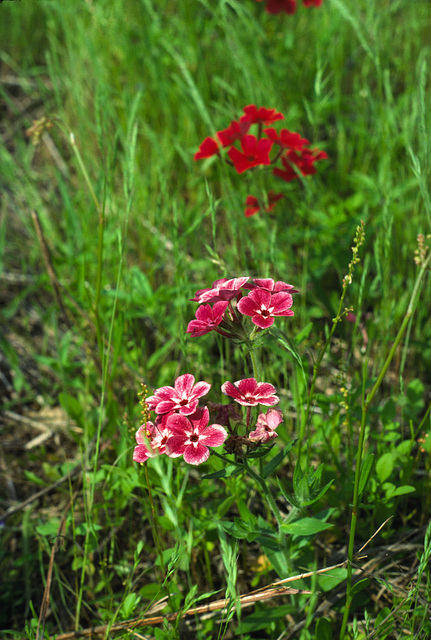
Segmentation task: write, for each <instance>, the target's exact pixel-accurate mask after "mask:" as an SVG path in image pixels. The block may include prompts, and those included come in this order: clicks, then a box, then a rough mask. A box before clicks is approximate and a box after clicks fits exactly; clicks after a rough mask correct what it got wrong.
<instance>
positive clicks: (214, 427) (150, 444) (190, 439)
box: [133, 373, 283, 465]
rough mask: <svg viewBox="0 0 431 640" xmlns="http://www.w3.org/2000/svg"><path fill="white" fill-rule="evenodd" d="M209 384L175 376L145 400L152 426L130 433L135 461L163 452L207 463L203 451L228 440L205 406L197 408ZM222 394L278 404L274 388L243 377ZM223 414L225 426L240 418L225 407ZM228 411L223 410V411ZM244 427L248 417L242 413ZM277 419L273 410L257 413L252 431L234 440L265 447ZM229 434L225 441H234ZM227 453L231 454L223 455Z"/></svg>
mask: <svg viewBox="0 0 431 640" xmlns="http://www.w3.org/2000/svg"><path fill="white" fill-rule="evenodd" d="M210 388H211V385H210V384H208V383H207V382H197V383H196V384H195V378H194V376H192V375H191V374H190V373H185V374H184V375H182V376H179V377H178V378H177V379H176V381H175V384H174V387H168V386H166V387H160V388H159V389H156V391H155V393H154V395H153V396H151V397H150V398H147V400H146V404H147V406H148V408H149V409H150V410H153V411H154V412H155V413H156V418H155V421H154V422H151V421H148V422H146V423H145V424H143V425H141V427H139V429H138V431H137V432H136V442H137V445H136V447H135V450H134V453H133V460H135V462H146V461H147V460H148V459H149V458H153V457H155V456H156V455H159V454H163V453H165V454H167V455H168V456H169V457H171V458H178V457H180V456H183V457H184V460H185V461H186V462H188V463H189V464H193V465H199V464H202V462H205V461H206V460H208V457H209V447H219V446H220V445H222V444H223V443H224V442H225V440H226V439H227V437H228V432H227V431H226V429H225V427H224V426H222V425H220V424H211V425H209V410H208V407H198V406H197V405H198V402H199V399H200V398H201V397H203V396H204V395H206V394H207V393H208V391H209V390H210ZM221 389H222V392H223V393H224V394H226V395H228V396H230V397H231V398H233V399H234V400H235V401H236V402H237V403H238V404H240V405H242V406H246V407H253V406H257V405H259V404H263V405H266V406H273V405H274V404H277V403H278V401H279V398H278V396H276V395H275V388H274V387H273V386H272V384H269V383H267V382H257V381H256V380H255V379H254V378H246V379H244V380H238V381H237V382H233V383H232V382H225V383H224V384H223V385H222V388H221ZM220 406H221V407H222V409H223V411H221V412H220V415H224V419H223V421H224V422H225V424H226V426H229V428H230V418H233V419H235V420H236V421H237V420H238V419H241V416H239V415H238V414H237V412H236V411H235V410H229V409H228V407H229V406H230V405H220ZM226 409H228V410H226ZM247 416H248V417H247V425H246V426H247V428H248V419H249V413H248V414H247ZM282 420H283V415H282V413H281V412H280V411H277V410H276V409H271V410H270V411H268V413H267V414H264V413H262V412H261V413H260V414H259V417H258V419H257V423H256V428H255V430H254V431H251V432H250V433H249V434H248V438H242V437H240V440H241V441H245V442H246V443H247V444H248V445H257V444H259V443H265V442H268V441H269V440H271V439H273V438H276V437H277V433H275V429H276V428H277V427H278V425H279V424H280V422H282ZM237 438H238V437H237V436H235V435H231V438H230V439H234V440H235V439H237ZM229 452H232V451H229Z"/></svg>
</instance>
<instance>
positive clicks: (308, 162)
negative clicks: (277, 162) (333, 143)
mask: <svg viewBox="0 0 431 640" xmlns="http://www.w3.org/2000/svg"><path fill="white" fill-rule="evenodd" d="M327 157H328V155H327V154H326V153H325V151H319V150H318V149H313V150H312V149H302V150H301V151H300V152H299V151H294V150H292V151H287V152H286V153H285V154H284V156H282V158H281V162H282V164H283V166H284V169H274V170H273V172H272V173H273V174H274V175H275V176H278V177H279V178H282V179H283V180H285V181H286V182H291V181H292V180H295V178H297V177H298V173H297V172H296V171H295V169H294V168H293V166H292V165H295V166H296V167H298V169H299V172H300V173H301V174H302V175H303V176H308V175H311V174H313V173H316V169H315V167H314V163H315V162H317V160H326V159H327Z"/></svg>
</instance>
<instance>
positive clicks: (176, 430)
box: [167, 407, 228, 465]
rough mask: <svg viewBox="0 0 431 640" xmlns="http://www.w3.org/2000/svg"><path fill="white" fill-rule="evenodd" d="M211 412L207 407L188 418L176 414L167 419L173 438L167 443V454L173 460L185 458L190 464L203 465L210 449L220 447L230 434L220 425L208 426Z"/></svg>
mask: <svg viewBox="0 0 431 640" xmlns="http://www.w3.org/2000/svg"><path fill="white" fill-rule="evenodd" d="M208 422H209V411H208V409H207V408H206V407H204V408H201V409H198V410H197V411H196V412H195V413H194V414H193V415H190V416H188V417H186V416H184V415H181V414H178V413H174V414H171V415H170V416H169V417H168V419H167V425H168V428H169V429H170V431H171V433H172V436H171V437H170V438H169V440H168V442H167V453H168V455H169V456H170V457H171V458H178V457H179V456H184V460H185V461H186V462H188V463H189V464H194V465H198V464H202V462H205V461H206V460H208V458H209V455H210V452H209V449H208V447H219V446H220V445H221V444H223V442H224V441H225V440H226V438H227V436H228V434H227V431H226V429H225V428H224V427H222V426H221V425H220V424H212V425H209V426H208Z"/></svg>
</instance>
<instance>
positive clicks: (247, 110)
mask: <svg viewBox="0 0 431 640" xmlns="http://www.w3.org/2000/svg"><path fill="white" fill-rule="evenodd" d="M243 111H244V115H242V116H241V117H240V119H239V120H233V121H232V122H231V123H230V125H229V126H228V127H227V128H226V129H222V130H221V131H217V133H216V137H207V138H205V140H204V141H203V142H202V144H201V145H200V147H199V150H198V151H197V153H196V154H195V160H202V159H204V158H210V157H212V156H215V155H220V154H221V151H222V150H223V149H228V151H227V156H228V160H227V162H228V163H229V164H231V165H233V167H234V169H235V170H236V171H237V173H240V174H241V173H244V172H245V171H248V170H249V169H254V168H255V167H257V166H262V165H263V166H269V165H271V166H272V167H273V169H272V173H273V175H275V176H277V177H279V178H281V179H282V180H284V181H285V182H291V181H292V180H295V179H296V178H298V176H299V175H303V176H307V175H311V174H314V173H316V168H315V166H314V164H315V162H317V161H318V160H324V159H326V158H327V157H328V156H327V154H326V153H325V152H324V151H319V149H310V148H309V147H308V146H307V145H309V144H310V142H309V141H308V140H307V139H306V138H302V137H301V136H300V134H299V133H294V132H292V131H289V130H288V129H281V131H279V132H278V131H277V130H276V129H275V128H274V127H273V126H270V125H273V124H274V123H275V122H277V121H278V120H284V115H283V114H282V113H280V112H278V111H276V110H275V109H268V108H266V107H259V108H258V107H256V105H254V104H250V105H248V106H247V107H244V109H243ZM252 126H257V136H256V135H254V134H251V133H249V131H250V129H251V127H252ZM264 127H265V128H264ZM271 154H272V155H271ZM278 161H280V163H281V166H278V167H276V166H275V164H276V163H277V162H278ZM283 197H284V196H283V194H281V193H274V192H273V191H270V192H269V194H268V195H267V197H266V200H267V202H261V201H260V200H259V199H258V198H256V197H255V196H252V195H250V196H247V199H246V209H245V215H246V216H247V217H249V216H251V215H253V214H254V213H257V212H258V211H261V210H262V211H266V212H268V211H271V210H272V209H273V208H274V207H275V205H276V203H277V202H278V200H280V199H281V198H283Z"/></svg>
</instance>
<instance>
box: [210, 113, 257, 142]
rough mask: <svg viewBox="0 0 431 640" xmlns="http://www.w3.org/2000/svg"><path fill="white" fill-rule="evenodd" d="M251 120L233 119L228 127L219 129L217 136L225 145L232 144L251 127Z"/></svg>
mask: <svg viewBox="0 0 431 640" xmlns="http://www.w3.org/2000/svg"><path fill="white" fill-rule="evenodd" d="M250 126H251V122H249V121H248V120H242V119H241V120H240V121H239V122H237V121H236V120H233V121H232V122H231V123H230V125H229V126H228V127H227V129H222V130H221V131H217V138H218V139H219V140H220V142H221V144H222V146H223V147H229V146H231V145H232V144H233V143H234V142H235V141H236V140H241V138H242V137H243V136H245V134H246V133H247V131H248V130H249V129H250Z"/></svg>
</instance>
